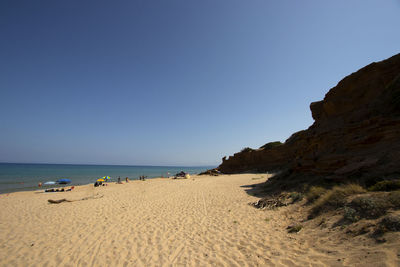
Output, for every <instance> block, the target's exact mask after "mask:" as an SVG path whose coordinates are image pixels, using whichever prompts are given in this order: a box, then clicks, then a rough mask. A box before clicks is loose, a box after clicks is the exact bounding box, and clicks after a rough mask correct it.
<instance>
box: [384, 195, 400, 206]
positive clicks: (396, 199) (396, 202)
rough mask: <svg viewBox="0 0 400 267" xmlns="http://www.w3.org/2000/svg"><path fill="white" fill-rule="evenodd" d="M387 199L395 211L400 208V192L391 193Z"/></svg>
mask: <svg viewBox="0 0 400 267" xmlns="http://www.w3.org/2000/svg"><path fill="white" fill-rule="evenodd" d="M387 199H388V201H389V202H390V203H391V204H392V205H393V207H394V208H395V209H399V208H400V191H394V192H390V193H389V195H388V196H387Z"/></svg>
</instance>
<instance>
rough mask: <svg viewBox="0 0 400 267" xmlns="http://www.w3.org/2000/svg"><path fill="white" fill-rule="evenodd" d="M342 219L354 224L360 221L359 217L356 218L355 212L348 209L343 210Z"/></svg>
mask: <svg viewBox="0 0 400 267" xmlns="http://www.w3.org/2000/svg"><path fill="white" fill-rule="evenodd" d="M343 218H344V219H345V220H347V221H350V222H356V221H358V220H360V216H358V214H357V211H356V210H355V209H353V208H350V207H345V208H344V214H343Z"/></svg>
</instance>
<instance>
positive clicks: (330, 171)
mask: <svg viewBox="0 0 400 267" xmlns="http://www.w3.org/2000/svg"><path fill="white" fill-rule="evenodd" d="M310 109H311V112H312V117H313V118H314V120H315V122H314V123H313V125H311V126H310V127H309V128H308V129H307V130H304V131H300V132H298V133H295V134H293V135H292V136H291V137H290V138H289V139H288V140H286V142H285V143H283V144H279V143H271V144H267V145H265V146H263V147H261V148H260V149H254V150H253V149H244V150H243V151H241V152H239V153H236V154H234V155H233V156H231V157H229V158H228V159H226V158H224V159H223V162H222V164H221V165H220V166H219V167H218V170H219V171H220V172H222V173H240V172H249V171H256V172H265V171H276V170H286V171H287V172H288V173H290V174H291V175H293V174H295V175H296V174H299V175H303V176H304V175H306V176H307V175H308V176H319V177H321V176H323V177H325V178H327V179H331V180H343V179H347V178H349V177H374V176H375V177H376V176H382V177H383V176H388V175H393V174H398V173H400V54H397V55H395V56H393V57H391V58H389V59H386V60H384V61H381V62H377V63H372V64H370V65H368V66H366V67H364V68H362V69H360V70H359V71H357V72H355V73H353V74H351V75H349V76H347V77H346V78H344V79H343V80H341V81H340V82H339V83H338V84H337V86H335V87H334V88H332V89H331V90H330V91H329V92H328V93H327V94H326V95H325V98H324V99H323V100H322V101H319V102H314V103H311V105H310Z"/></svg>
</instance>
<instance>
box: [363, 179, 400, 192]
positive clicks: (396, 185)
mask: <svg viewBox="0 0 400 267" xmlns="http://www.w3.org/2000/svg"><path fill="white" fill-rule="evenodd" d="M399 189H400V180H386V181H381V182H378V183H376V184H374V185H373V186H371V187H369V188H368V190H369V191H394V190H399Z"/></svg>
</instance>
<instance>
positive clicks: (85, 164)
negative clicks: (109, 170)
mask: <svg viewBox="0 0 400 267" xmlns="http://www.w3.org/2000/svg"><path fill="white" fill-rule="evenodd" d="M0 164H32V165H40V164H43V165H82V166H126V167H215V166H218V164H217V165H147V164H144V165H128V164H98V163H40V162H0Z"/></svg>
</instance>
